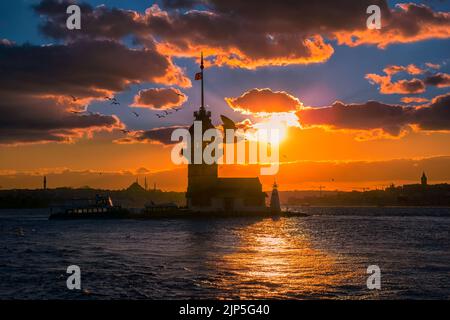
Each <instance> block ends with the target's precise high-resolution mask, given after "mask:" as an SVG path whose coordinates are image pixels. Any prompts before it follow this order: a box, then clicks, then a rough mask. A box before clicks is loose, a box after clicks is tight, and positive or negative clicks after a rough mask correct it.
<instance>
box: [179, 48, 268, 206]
mask: <svg viewBox="0 0 450 320" xmlns="http://www.w3.org/2000/svg"><path fill="white" fill-rule="evenodd" d="M200 69H201V77H199V79H200V80H201V106H200V108H199V110H198V111H195V112H194V118H195V121H201V122H202V131H203V132H202V134H203V133H204V132H205V131H206V130H208V129H212V128H214V126H213V124H212V123H211V112H210V111H206V109H205V106H204V95H203V79H204V77H203V69H204V67H203V56H202V59H201V65H200ZM189 132H190V134H191V139H192V140H191V155H194V148H195V141H194V125H193V124H192V126H191V127H190V128H189ZM207 145H208V143H207V142H203V144H202V150H201V152H202V154H203V151H204V149H205V148H206V146H207ZM191 162H192V163H190V164H189V165H188V188H187V192H186V201H187V207H188V208H189V209H190V210H192V211H204V212H208V211H211V212H217V211H227V212H233V211H242V212H245V211H261V210H266V209H267V208H266V205H265V197H266V194H265V193H264V192H263V191H262V185H261V182H260V181H259V178H257V177H255V178H219V177H218V166H217V163H213V164H207V163H204V162H203V159H202V163H199V164H195V163H193V161H191Z"/></svg>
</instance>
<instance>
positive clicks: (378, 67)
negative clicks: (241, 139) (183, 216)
mask: <svg viewBox="0 0 450 320" xmlns="http://www.w3.org/2000/svg"><path fill="white" fill-rule="evenodd" d="M72 2H73V1H54V0H44V1H31V0H21V1H1V2H0V189H7V188H39V187H40V186H41V180H42V175H44V174H45V175H47V176H48V185H49V187H50V188H53V187H60V186H71V187H81V186H86V185H88V186H91V187H101V188H112V189H116V188H124V187H127V186H128V185H129V184H130V183H132V182H133V181H134V180H135V179H136V177H140V178H141V181H143V177H144V176H145V177H147V179H148V181H149V184H151V185H153V183H156V184H157V186H158V187H159V188H162V189H163V190H176V191H184V190H185V188H186V182H187V178H186V167H183V166H176V165H174V164H173V163H172V162H171V159H170V153H171V150H172V147H173V144H171V143H170V141H168V138H169V137H170V132H172V130H173V129H174V128H177V127H185V126H188V125H190V124H191V123H192V121H193V115H192V114H193V112H194V111H195V110H197V109H198V107H199V104H200V85H199V82H198V81H195V80H194V75H195V73H196V72H198V71H199V54H200V52H201V51H203V53H204V56H205V61H206V62H205V64H206V69H205V103H206V105H207V109H208V110H210V111H211V112H212V118H213V123H214V124H216V125H219V124H221V121H220V115H222V114H223V115H226V116H227V117H229V118H231V119H233V120H234V121H236V122H239V123H241V122H242V125H245V126H246V127H250V128H252V127H253V128H255V127H258V126H260V125H262V124H264V123H268V124H269V125H281V126H283V128H284V129H285V131H286V137H285V138H284V139H283V140H282V141H281V142H280V161H281V164H280V171H279V173H278V175H277V176H275V177H274V176H264V177H260V178H261V181H262V182H263V185H264V189H265V190H267V189H269V188H270V185H271V183H273V181H274V178H276V180H277V182H278V183H279V185H280V189H281V190H293V189H317V188H319V186H324V187H325V189H326V190H335V189H342V190H352V189H357V190H358V189H359V190H362V189H363V188H382V187H384V186H386V185H388V184H389V183H391V182H393V183H395V184H403V183H415V182H417V181H419V179H420V176H421V174H422V171H426V173H427V175H428V177H429V181H430V183H438V182H449V181H450V170H449V168H450V91H449V87H450V55H449V53H450V42H449V38H450V13H449V11H450V1H440V0H436V1H432V0H430V1H422V2H415V1H412V2H411V1H408V2H407V3H406V2H405V3H402V2H397V1H382V0H367V1H366V0H360V1H331V0H327V1H261V0H254V1H253V0H251V1H237V0H208V1H206V0H205V1H203V0H194V1H187V0H160V1H154V2H153V1H137V0H136V1H133V0H131V1H119V0H117V1H84V2H80V1H78V2H76V3H77V4H79V5H80V7H81V12H82V14H81V30H68V29H67V28H66V18H67V16H68V15H67V14H66V8H67V6H68V5H69V4H70V3H72ZM373 4H377V5H379V6H380V8H381V10H382V13H381V22H382V28H381V29H380V30H369V29H367V27H366V19H367V17H368V16H369V15H368V14H366V8H367V7H368V6H369V5H373ZM72 96H73V97H75V99H74V98H73V97H72ZM105 97H115V98H116V100H117V101H118V102H119V103H120V105H119V104H112V103H111V100H108V99H105ZM171 108H181V109H180V110H179V111H176V112H175V111H173V109H172V110H171ZM163 110H168V111H171V112H172V114H170V115H168V116H166V117H165V118H161V119H160V118H158V117H157V116H156V114H161V113H163ZM134 112H135V113H136V114H135V113H134ZM219 172H220V174H222V175H224V176H255V175H257V174H258V173H259V170H258V168H257V167H255V166H241V167H236V166H223V167H220V169H219Z"/></svg>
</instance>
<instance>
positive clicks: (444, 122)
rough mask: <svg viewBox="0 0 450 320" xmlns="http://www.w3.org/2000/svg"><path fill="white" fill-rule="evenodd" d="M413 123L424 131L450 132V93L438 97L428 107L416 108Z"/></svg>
mask: <svg viewBox="0 0 450 320" xmlns="http://www.w3.org/2000/svg"><path fill="white" fill-rule="evenodd" d="M413 122H414V123H416V124H418V125H419V127H420V128H421V129H423V130H450V93H447V94H444V95H441V96H437V97H436V98H434V99H433V101H431V103H430V104H429V105H428V106H425V107H418V108H416V109H415V113H414V120H413Z"/></svg>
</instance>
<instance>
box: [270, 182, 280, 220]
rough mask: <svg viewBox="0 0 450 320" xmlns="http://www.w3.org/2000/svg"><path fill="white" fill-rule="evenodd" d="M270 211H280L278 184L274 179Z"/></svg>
mask: <svg viewBox="0 0 450 320" xmlns="http://www.w3.org/2000/svg"><path fill="white" fill-rule="evenodd" d="M270 212H272V213H280V212H281V206H280V197H279V196H278V185H277V182H276V181H274V183H273V189H272V196H271V197H270Z"/></svg>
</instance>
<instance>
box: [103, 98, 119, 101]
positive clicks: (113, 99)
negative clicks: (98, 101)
mask: <svg viewBox="0 0 450 320" xmlns="http://www.w3.org/2000/svg"><path fill="white" fill-rule="evenodd" d="M105 99H106V100H109V101H117V99H116V98H115V97H105Z"/></svg>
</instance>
